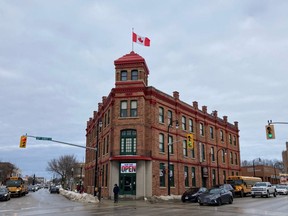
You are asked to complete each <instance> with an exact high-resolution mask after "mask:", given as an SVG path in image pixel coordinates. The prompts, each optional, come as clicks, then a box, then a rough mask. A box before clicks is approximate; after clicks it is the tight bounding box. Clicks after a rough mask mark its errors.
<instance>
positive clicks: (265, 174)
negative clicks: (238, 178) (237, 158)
mask: <svg viewBox="0 0 288 216" xmlns="http://www.w3.org/2000/svg"><path fill="white" fill-rule="evenodd" d="M241 173H242V175H243V176H255V177H260V178H262V181H267V182H270V183H272V184H279V182H280V176H279V174H280V173H281V169H279V168H277V166H275V167H274V166H266V165H255V166H245V167H241ZM254 173H255V174H254Z"/></svg>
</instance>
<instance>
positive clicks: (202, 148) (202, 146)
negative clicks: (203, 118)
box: [201, 143, 206, 162]
mask: <svg viewBox="0 0 288 216" xmlns="http://www.w3.org/2000/svg"><path fill="white" fill-rule="evenodd" d="M201 159H202V160H201V162H202V161H205V160H206V158H205V145H204V144H203V143H201Z"/></svg>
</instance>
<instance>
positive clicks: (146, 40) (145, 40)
mask: <svg viewBox="0 0 288 216" xmlns="http://www.w3.org/2000/svg"><path fill="white" fill-rule="evenodd" d="M132 41H133V42H135V43H138V44H141V45H143V46H150V39H149V38H147V37H142V36H140V35H137V34H136V33H134V32H132Z"/></svg>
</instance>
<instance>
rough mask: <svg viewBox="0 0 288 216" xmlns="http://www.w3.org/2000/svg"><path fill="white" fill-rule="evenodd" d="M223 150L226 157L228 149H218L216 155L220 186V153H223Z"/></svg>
mask: <svg viewBox="0 0 288 216" xmlns="http://www.w3.org/2000/svg"><path fill="white" fill-rule="evenodd" d="M221 150H222V154H223V152H224V155H226V154H227V148H220V149H218V150H217V154H216V157H217V174H218V175H217V178H218V184H220V172H219V158H218V153H219V151H221ZM222 157H223V155H222Z"/></svg>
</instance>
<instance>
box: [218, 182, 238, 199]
mask: <svg viewBox="0 0 288 216" xmlns="http://www.w3.org/2000/svg"><path fill="white" fill-rule="evenodd" d="M213 188H225V189H226V190H229V191H231V193H232V195H233V197H235V190H234V188H233V186H232V185H231V184H220V185H214V186H213Z"/></svg>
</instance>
